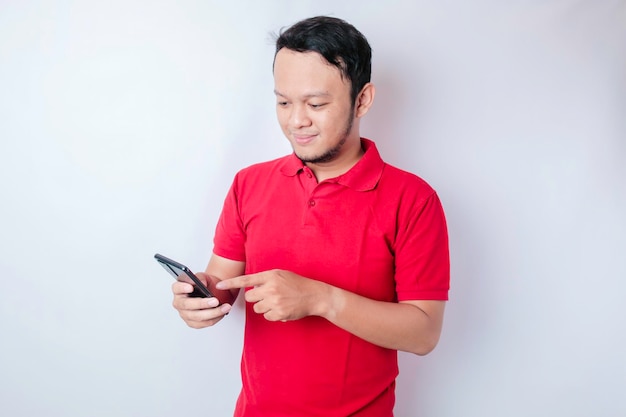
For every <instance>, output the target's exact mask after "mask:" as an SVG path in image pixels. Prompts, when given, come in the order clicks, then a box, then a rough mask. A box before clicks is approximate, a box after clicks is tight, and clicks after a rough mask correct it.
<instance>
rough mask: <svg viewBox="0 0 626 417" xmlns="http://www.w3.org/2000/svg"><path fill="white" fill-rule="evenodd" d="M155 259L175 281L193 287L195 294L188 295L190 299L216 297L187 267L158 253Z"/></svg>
mask: <svg viewBox="0 0 626 417" xmlns="http://www.w3.org/2000/svg"><path fill="white" fill-rule="evenodd" d="M154 259H156V260H157V262H158V263H160V264H161V266H162V267H163V268H164V269H165V270H166V271H167V272H169V273H170V274H171V275H172V276H173V277H174V279H177V280H178V281H181V282H186V283H188V284H191V285H193V292H192V293H190V294H188V296H189V297H207V298H208V297H214V295H213V294H211V291H209V289H208V288H207V287H206V285H204V284H203V283H202V281H200V280H199V279H198V277H197V276H195V275H194V273H193V272H191V269H189V268H187V267H186V266H185V265H183V264H181V263H179V262H176V261H174V260H172V259H170V258H166V257H165V256H163V255H160V254H158V253H157V254H155V255H154Z"/></svg>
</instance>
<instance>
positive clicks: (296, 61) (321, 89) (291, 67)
mask: <svg viewBox="0 0 626 417" xmlns="http://www.w3.org/2000/svg"><path fill="white" fill-rule="evenodd" d="M274 86H275V90H274V91H275V93H276V112H277V115H278V122H279V123H280V126H281V128H282V130H283V133H284V134H285V136H286V137H287V139H288V140H289V142H290V143H291V146H292V147H293V150H294V152H295V153H296V155H297V156H298V157H299V158H300V159H301V160H302V161H304V162H308V163H313V164H318V163H328V162H333V161H336V160H339V159H341V157H342V156H343V155H344V154H346V153H347V152H349V151H350V149H351V148H353V147H355V146H358V147H359V148H360V146H361V145H360V138H359V134H358V131H357V130H356V129H354V106H353V103H352V101H351V98H350V82H349V81H347V80H345V79H344V78H343V77H342V76H341V73H340V71H339V69H338V68H336V67H334V66H332V65H330V64H328V63H327V62H326V61H325V60H324V58H323V57H322V56H321V55H319V54H318V53H316V52H295V51H292V50H290V49H286V48H283V49H281V50H280V51H278V53H277V54H276V60H275V62H274Z"/></svg>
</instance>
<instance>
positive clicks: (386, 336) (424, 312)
mask: <svg viewBox="0 0 626 417" xmlns="http://www.w3.org/2000/svg"><path fill="white" fill-rule="evenodd" d="M217 287H218V288H221V289H232V288H245V287H254V288H252V289H250V290H248V291H246V295H245V297H246V301H247V302H251V303H254V311H255V312H256V313H258V314H263V315H264V316H265V318H266V319H267V320H271V321H278V320H281V321H287V320H297V319H300V318H302V317H306V316H311V315H315V316H320V317H324V318H326V319H327V320H328V321H330V322H331V323H333V324H335V325H337V326H338V327H341V328H342V329H344V330H346V331H348V332H350V333H352V334H354V335H355V336H358V337H360V338H362V339H365V340H367V341H368V342H370V343H373V344H376V345H378V346H382V347H385V348H389V349H397V350H403V351H407V352H412V353H415V354H418V355H425V354H427V353H428V352H430V351H431V350H432V349H434V347H435V345H436V344H437V342H438V340H439V335H440V334H441V326H442V322H443V312H444V306H445V302H443V301H430V300H415V301H405V302H400V303H392V302H383V301H376V300H371V299H369V298H366V297H362V296H360V295H357V294H354V293H351V292H349V291H345V290H342V289H339V288H337V287H333V286H331V285H329V284H326V283H323V282H321V281H316V280H312V279H308V278H304V277H302V276H300V275H297V274H295V273H293V272H289V271H282V270H273V271H266V272H261V273H258V274H252V275H244V276H240V277H237V278H233V279H229V280H225V281H222V282H220V283H219V284H218V285H217Z"/></svg>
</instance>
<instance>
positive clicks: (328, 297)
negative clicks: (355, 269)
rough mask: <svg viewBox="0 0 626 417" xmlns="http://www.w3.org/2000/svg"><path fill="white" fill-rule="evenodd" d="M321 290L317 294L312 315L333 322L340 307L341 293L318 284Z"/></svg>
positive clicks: (324, 284)
mask: <svg viewBox="0 0 626 417" xmlns="http://www.w3.org/2000/svg"><path fill="white" fill-rule="evenodd" d="M320 284H321V288H320V290H319V291H318V292H317V294H318V296H317V297H316V298H317V300H316V302H315V310H314V315H316V316H320V317H323V318H325V319H326V320H328V321H330V322H332V321H334V319H335V317H336V316H337V313H338V311H339V308H340V306H341V305H342V300H343V298H342V296H341V295H342V291H341V290H340V289H339V288H337V287H333V286H332V285H329V284H326V283H320Z"/></svg>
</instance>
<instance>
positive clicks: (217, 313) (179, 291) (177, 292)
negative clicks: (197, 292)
mask: <svg viewBox="0 0 626 417" xmlns="http://www.w3.org/2000/svg"><path fill="white" fill-rule="evenodd" d="M196 276H197V277H198V278H199V279H200V280H201V281H203V283H204V284H205V285H207V286H208V287H209V288H211V287H214V285H211V284H209V282H210V278H209V276H208V275H207V274H205V273H203V272H199V273H197V274H196ZM192 291H193V285H191V284H187V283H185V282H180V281H175V282H174V284H172V292H173V293H174V301H173V302H172V305H173V306H174V308H175V309H176V310H178V314H180V317H181V318H182V319H183V320H184V321H185V323H187V325H188V326H189V327H192V328H194V329H202V328H204V327H209V326H213V325H214V324H216V323H217V322H219V321H220V320H221V319H222V318H224V316H225V315H226V314H228V312H229V311H230V310H231V308H232V305H231V304H229V303H224V304H222V305H219V303H220V301H219V300H218V299H217V298H215V297H211V298H192V297H188V294H189V293H191V292H192ZM218 305H219V306H218Z"/></svg>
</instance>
